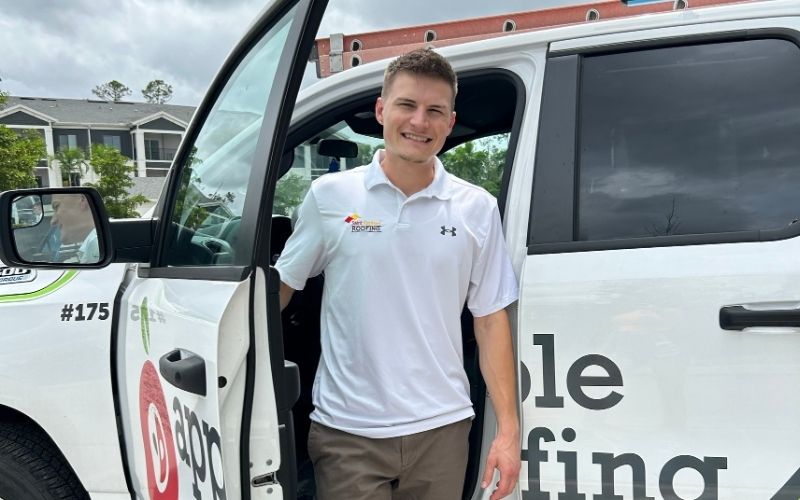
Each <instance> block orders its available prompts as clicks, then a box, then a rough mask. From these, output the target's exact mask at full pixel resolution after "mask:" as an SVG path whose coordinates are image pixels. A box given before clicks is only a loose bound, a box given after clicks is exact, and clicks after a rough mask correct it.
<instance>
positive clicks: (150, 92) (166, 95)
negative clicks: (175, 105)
mask: <svg viewBox="0 0 800 500" xmlns="http://www.w3.org/2000/svg"><path fill="white" fill-rule="evenodd" d="M142 95H143V96H144V98H145V100H146V101H147V102H149V103H150V104H164V103H165V102H167V101H169V100H170V99H172V85H170V84H168V83H166V82H164V80H153V81H151V82H150V83H148V84H147V87H145V88H143V89H142Z"/></svg>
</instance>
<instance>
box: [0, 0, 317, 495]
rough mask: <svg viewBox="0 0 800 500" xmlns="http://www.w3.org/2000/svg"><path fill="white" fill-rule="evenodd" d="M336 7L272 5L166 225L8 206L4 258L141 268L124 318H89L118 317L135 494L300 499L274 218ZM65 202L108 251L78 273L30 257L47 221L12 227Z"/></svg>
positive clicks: (222, 93)
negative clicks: (313, 62)
mask: <svg viewBox="0 0 800 500" xmlns="http://www.w3.org/2000/svg"><path fill="white" fill-rule="evenodd" d="M326 4H327V2H326V1H325V0H321V1H320V0H299V1H288V0H287V1H274V2H271V4H270V5H269V6H268V7H267V8H266V10H265V11H264V13H263V15H262V16H261V18H260V19H259V20H258V21H257V23H255V24H254V25H253V26H252V27H251V29H250V31H249V32H248V34H247V35H246V36H245V37H244V39H243V40H242V41H241V42H240V44H239V45H238V46H237V47H236V48H235V49H234V51H233V52H232V53H231V55H230V56H229V58H228V60H227V61H226V63H225V65H224V66H223V68H222V70H221V71H220V73H219V74H218V76H217V78H216V79H215V81H214V82H213V84H212V86H211V88H210V90H209V93H208V95H207V96H206V98H205V99H204V101H203V103H202V104H201V106H200V107H199V108H198V111H197V113H196V115H195V117H194V118H193V120H192V124H191V126H190V128H189V131H188V133H187V136H186V138H185V140H184V141H183V143H182V144H181V147H180V149H179V151H178V154H177V155H176V160H175V163H174V164H173V167H172V170H171V173H170V178H169V179H168V181H167V187H166V189H165V190H164V194H163V195H162V199H161V200H160V201H159V209H158V210H157V211H156V213H157V217H156V218H154V219H149V220H119V221H111V222H110V223H109V221H108V217H107V214H106V213H105V211H104V208H103V206H102V202H101V201H100V199H99V197H98V196H96V193H94V192H93V191H92V190H89V189H71V190H32V191H29V192H27V193H20V192H6V193H4V194H3V195H2V201H1V202H0V205H2V209H0V212H2V214H0V215H2V221H3V222H2V223H3V224H4V225H5V229H4V231H3V233H4V234H6V233H8V236H9V237H8V238H3V243H2V244H3V251H2V252H0V254H2V255H0V256H2V257H3V261H6V262H9V263H10V265H15V266H27V267H55V268H62V269H63V268H98V267H103V266H105V265H107V264H108V263H110V262H138V263H139V265H138V266H135V267H133V266H132V267H131V269H130V270H129V272H128V275H127V277H126V279H125V280H124V283H123V286H122V288H121V289H120V292H119V294H118V296H117V300H116V303H115V304H114V306H113V308H112V309H104V310H99V309H97V308H95V309H91V308H90V305H83V307H82V310H81V311H80V314H82V315H84V316H86V317H87V318H88V319H91V318H89V316H90V315H91V316H95V315H96V316H97V317H99V316H100V315H109V314H113V316H114V321H113V325H114V326H113V329H114V331H113V334H112V337H111V338H112V343H113V345H114V346H115V349H114V351H112V352H114V353H115V357H116V359H114V360H113V361H114V363H113V365H114V366H115V367H116V371H115V373H114V374H113V375H114V376H115V377H114V378H115V379H114V381H113V383H114V384H115V385H116V387H115V389H116V391H115V392H116V394H117V399H116V404H117V406H118V412H119V417H120V426H121V431H122V436H123V437H122V441H123V442H122V444H123V448H124V450H125V458H126V459H127V464H128V467H127V469H128V471H130V478H129V488H130V489H131V492H132V493H133V494H134V495H135V496H136V497H137V498H149V499H151V500H156V499H158V500H162V499H163V500H177V499H179V498H180V499H183V498H196V499H215V500H218V499H220V500H221V499H238V498H244V499H247V498H282V497H283V498H295V496H296V495H295V489H296V479H295V478H296V471H295V467H296V466H295V461H294V457H293V454H294V442H293V439H294V438H293V435H292V432H291V425H290V424H289V422H291V418H289V416H290V412H291V405H292V404H293V402H294V399H295V398H296V394H297V391H298V389H297V388H296V387H297V383H293V382H294V379H295V378H296V372H295V371H292V369H291V368H287V367H285V366H284V361H283V352H282V341H281V331H280V307H279V302H278V294H277V290H278V285H279V279H278V276H277V273H276V272H275V271H274V269H272V268H271V267H270V265H271V261H270V258H271V255H270V252H269V239H270V226H271V218H272V217H271V215H272V214H271V213H270V207H271V206H272V203H271V200H272V196H273V190H274V184H275V181H276V179H277V175H278V174H277V171H278V168H279V163H280V159H281V151H282V149H283V144H284V141H285V138H286V131H287V128H288V124H289V120H290V117H291V113H292V109H293V106H294V101H295V97H296V95H297V91H298V89H299V86H300V80H301V78H302V75H303V71H304V69H305V65H306V61H307V60H308V55H309V52H310V50H311V45H312V43H313V38H314V35H315V34H316V30H317V28H318V26H319V22H320V19H321V17H322V13H323V11H324V9H325V5H326ZM65 196H66V197H67V198H64V197H65ZM56 199H60V200H62V201H61V202H62V203H64V206H66V205H67V203H66V201H64V200H67V201H69V202H70V203H72V202H73V201H74V202H75V203H76V205H75V206H80V207H82V208H83V209H84V210H85V211H84V219H85V221H89V220H90V219H91V222H94V230H93V232H92V233H90V235H89V236H84V238H85V239H83V240H82V241H81V242H80V243H81V244H82V248H83V247H84V246H86V245H87V244H92V245H95V250H94V251H90V252H84V253H82V254H80V256H79V258H78V259H75V260H76V261H75V262H71V263H67V262H57V261H56V260H57V259H55V258H52V259H51V258H47V257H43V256H42V255H40V254H37V255H35V256H34V255H33V254H31V253H29V252H27V251H26V248H23V246H22V242H23V241H24V238H20V237H19V236H20V234H22V233H21V232H22V231H26V230H29V229H32V226H33V225H35V224H30V225H27V226H25V225H21V224H18V223H15V222H14V221H12V218H13V217H12V216H13V215H14V214H13V207H14V206H15V204H19V203H22V202H24V203H30V202H31V201H32V200H33V202H34V203H38V204H40V205H41V207H42V209H44V210H51V209H52V208H51V207H50V206H49V205H52V204H54V203H56V202H55V201H54V200H56ZM86 209H89V210H86ZM65 220H66V219H65ZM23 226H25V227H23ZM62 232H63V231H62ZM89 240H91V242H90V241H89ZM84 255H85V256H84ZM75 307H76V308H77V307H78V306H77V305H76V306H75ZM75 314H78V312H77V311H75Z"/></svg>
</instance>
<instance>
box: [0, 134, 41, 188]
mask: <svg viewBox="0 0 800 500" xmlns="http://www.w3.org/2000/svg"><path fill="white" fill-rule="evenodd" d="M45 156H46V152H45V146H44V139H42V137H41V136H40V135H39V134H37V133H36V132H34V131H32V130H25V131H22V132H21V133H17V132H16V131H14V130H12V129H10V128H8V127H5V126H2V125H0V191H6V190H8V189H19V188H29V187H34V186H36V177H35V176H34V175H33V173H34V170H35V168H36V165H37V164H38V163H39V160H41V159H42V158H44V157H45Z"/></svg>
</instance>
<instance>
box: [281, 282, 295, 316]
mask: <svg viewBox="0 0 800 500" xmlns="http://www.w3.org/2000/svg"><path fill="white" fill-rule="evenodd" d="M293 294H294V288H292V287H290V286H289V285H287V284H286V283H284V282H283V281H281V291H280V296H281V311H283V310H284V309H286V306H288V305H289V301H290V300H292V295H293Z"/></svg>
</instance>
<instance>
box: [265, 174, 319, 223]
mask: <svg viewBox="0 0 800 500" xmlns="http://www.w3.org/2000/svg"><path fill="white" fill-rule="evenodd" d="M310 186H311V181H310V180H307V179H303V178H302V177H300V176H299V175H296V174H293V173H289V174H287V175H285V176H284V177H282V178H281V179H280V180H278V184H277V185H276V186H275V199H274V201H273V202H272V213H273V214H281V215H292V211H293V210H294V209H295V208H296V207H297V206H299V205H300V203H301V202H302V201H303V197H305V195H306V192H307V191H308V188H309V187H310Z"/></svg>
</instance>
